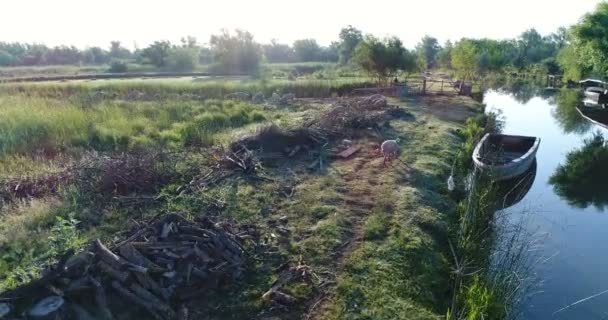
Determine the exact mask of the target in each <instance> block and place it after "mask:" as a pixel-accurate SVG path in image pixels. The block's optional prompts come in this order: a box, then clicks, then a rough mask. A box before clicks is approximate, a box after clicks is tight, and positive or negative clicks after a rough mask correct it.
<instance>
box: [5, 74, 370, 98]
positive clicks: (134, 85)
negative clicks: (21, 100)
mask: <svg viewBox="0 0 608 320" xmlns="http://www.w3.org/2000/svg"><path fill="white" fill-rule="evenodd" d="M367 85H371V83H370V82H369V79H367V78H345V79H336V80H317V79H312V80H296V81H288V80H250V79H230V78H229V79H225V78H221V79H216V78H199V79H176V80H167V79H163V80H162V81H156V80H154V79H150V80H146V81H142V80H98V81H88V82H87V81H72V82H65V83H63V82H45V83H9V84H3V85H0V93H9V94H14V93H21V94H25V95H28V96H37V97H53V98H66V97H76V98H78V97H80V98H86V97H90V96H91V95H93V94H94V93H96V92H104V93H106V94H112V95H116V96H117V97H118V98H121V97H125V96H127V95H128V94H129V93H130V92H140V93H143V94H144V95H145V96H147V97H148V98H150V99H151V98H154V99H163V98H169V99H172V98H174V95H175V94H194V95H197V96H199V97H201V98H207V99H208V98H223V97H224V95H226V94H228V93H232V92H237V91H246V92H250V93H257V92H263V93H264V94H265V95H266V96H267V97H268V96H270V95H271V94H272V93H274V92H278V93H280V94H282V93H295V94H296V96H297V97H313V98H314V97H316V98H320V97H330V96H332V95H341V94H344V93H348V92H349V91H351V90H352V89H355V88H359V87H363V86H367Z"/></svg>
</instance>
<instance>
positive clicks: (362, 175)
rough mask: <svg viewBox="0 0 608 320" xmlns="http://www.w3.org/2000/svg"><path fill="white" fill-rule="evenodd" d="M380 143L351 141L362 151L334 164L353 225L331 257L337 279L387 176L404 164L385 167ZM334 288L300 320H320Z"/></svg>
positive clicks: (361, 237) (358, 242) (360, 238)
mask: <svg viewBox="0 0 608 320" xmlns="http://www.w3.org/2000/svg"><path fill="white" fill-rule="evenodd" d="M381 142H382V141H381V140H380V139H371V138H364V139H361V140H358V141H354V143H355V145H358V146H360V147H361V149H360V150H359V151H358V152H357V153H356V154H355V155H353V156H352V157H351V158H349V159H346V160H337V161H335V162H334V163H333V167H334V169H335V170H337V171H338V172H340V175H341V177H342V179H343V181H344V183H345V185H344V188H341V189H340V190H339V192H340V194H341V196H342V197H343V199H344V205H345V206H346V207H347V211H348V212H349V214H348V218H349V219H350V221H351V223H352V228H351V232H350V234H349V237H348V239H346V240H345V241H344V243H343V245H342V246H341V247H340V250H339V251H337V252H336V254H335V255H334V258H335V261H336V262H335V274H334V276H335V277H337V276H338V274H339V273H340V272H342V271H343V269H344V268H343V267H344V264H345V261H347V260H348V258H349V256H350V255H351V254H352V253H353V252H354V251H355V250H356V249H357V248H358V247H359V246H360V245H361V244H362V242H363V240H364V227H365V223H366V220H367V218H369V217H370V216H371V215H372V214H373V213H374V211H375V210H377V209H378V202H377V200H378V199H379V198H380V197H382V193H383V192H384V191H385V188H384V186H385V184H388V183H390V180H389V179H386V177H387V176H388V175H392V174H394V173H395V172H400V171H403V169H404V168H403V167H404V166H403V164H402V163H400V162H399V161H398V160H395V161H394V162H393V163H392V164H389V165H387V166H384V164H383V158H382V156H381V155H380V153H379V149H378V148H379V145H380V143H381ZM383 209H385V208H383ZM332 290H333V288H326V289H325V290H324V291H323V292H321V293H319V294H318V295H317V297H315V298H314V299H312V303H311V307H310V308H309V310H308V313H307V314H305V315H304V316H303V317H302V318H303V319H319V320H320V319H323V315H324V313H325V310H326V309H327V300H326V298H327V295H328V294H330V292H331V291H332Z"/></svg>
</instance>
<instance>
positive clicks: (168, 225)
mask: <svg viewBox="0 0 608 320" xmlns="http://www.w3.org/2000/svg"><path fill="white" fill-rule="evenodd" d="M173 226H174V224H173V222H169V223H165V224H163V227H162V231H161V232H160V238H161V239H165V238H167V237H168V236H169V234H170V233H171V231H173Z"/></svg>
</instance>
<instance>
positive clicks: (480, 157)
mask: <svg viewBox="0 0 608 320" xmlns="http://www.w3.org/2000/svg"><path fill="white" fill-rule="evenodd" d="M539 146H540V138H536V137H526V136H513V135H505V134H490V133H488V134H486V135H485V136H484V137H483V138H482V139H481V140H480V141H479V143H477V146H476V147H475V150H474V151H473V162H474V163H475V167H477V168H478V169H480V170H481V171H482V172H487V173H490V174H491V175H492V176H493V177H494V179H496V180H499V181H500V180H506V179H511V178H515V177H517V176H519V175H521V174H523V173H524V172H526V170H528V169H529V168H530V167H531V166H532V164H533V163H534V161H535V159H536V152H537V151H538V147H539Z"/></svg>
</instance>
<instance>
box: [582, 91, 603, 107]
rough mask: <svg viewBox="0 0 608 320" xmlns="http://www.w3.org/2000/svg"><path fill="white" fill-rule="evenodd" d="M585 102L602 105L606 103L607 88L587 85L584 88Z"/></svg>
mask: <svg viewBox="0 0 608 320" xmlns="http://www.w3.org/2000/svg"><path fill="white" fill-rule="evenodd" d="M584 94H585V100H584V102H585V103H586V104H595V105H604V104H606V103H608V89H606V88H603V87H588V88H587V89H585V93H584Z"/></svg>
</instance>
